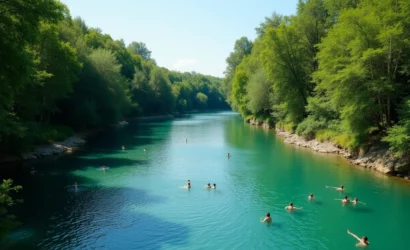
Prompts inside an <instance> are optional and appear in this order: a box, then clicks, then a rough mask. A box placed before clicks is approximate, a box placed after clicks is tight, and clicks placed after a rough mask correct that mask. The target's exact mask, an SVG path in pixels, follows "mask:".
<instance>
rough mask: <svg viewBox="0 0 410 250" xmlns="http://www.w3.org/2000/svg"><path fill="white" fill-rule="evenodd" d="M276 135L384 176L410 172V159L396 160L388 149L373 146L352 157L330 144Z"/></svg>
mask: <svg viewBox="0 0 410 250" xmlns="http://www.w3.org/2000/svg"><path fill="white" fill-rule="evenodd" d="M276 133H277V135H279V136H281V137H284V141H285V143H289V144H294V145H297V146H300V147H305V148H311V149H313V150H314V151H317V152H320V153H335V154H341V155H343V156H344V157H346V158H349V161H350V162H351V163H353V164H356V165H359V166H362V167H365V168H370V169H374V170H376V171H379V172H382V173H384V174H393V173H399V175H400V176H407V175H408V173H409V171H410V164H409V163H410V159H408V158H406V157H403V158H396V157H395V156H394V155H393V153H392V152H390V151H389V149H388V147H385V146H384V147H383V146H381V145H374V146H372V147H371V148H370V149H369V150H367V152H366V153H364V152H363V150H361V152H360V153H359V155H357V156H353V154H352V153H351V152H349V151H348V150H346V149H342V148H340V147H338V146H337V145H335V144H334V143H332V142H329V141H326V142H319V141H317V140H315V139H313V140H306V139H305V138H303V137H301V136H298V135H296V134H292V133H289V132H286V131H280V130H276Z"/></svg>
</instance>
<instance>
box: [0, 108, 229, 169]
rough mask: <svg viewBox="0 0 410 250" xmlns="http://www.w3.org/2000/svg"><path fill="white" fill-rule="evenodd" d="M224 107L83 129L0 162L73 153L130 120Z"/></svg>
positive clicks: (2, 158) (204, 111)
mask: <svg viewBox="0 0 410 250" xmlns="http://www.w3.org/2000/svg"><path fill="white" fill-rule="evenodd" d="M223 110H224V109H215V110H192V111H187V112H185V113H175V114H168V115H152V116H139V117H130V118H128V119H126V120H124V121H119V122H118V123H117V124H115V125H111V126H109V127H105V128H98V129H92V130H88V131H82V132H79V133H75V134H73V135H72V136H69V137H68V138H65V139H64V140H61V141H56V142H53V143H50V144H43V145H35V146H34V148H33V150H32V151H30V152H26V153H21V154H19V155H11V154H9V155H0V163H15V162H21V161H28V160H34V159H41V158H45V157H49V156H56V155H61V154H65V153H72V152H74V151H75V150H78V149H79V148H81V147H82V146H83V145H84V144H85V143H86V138H87V137H89V136H91V135H94V134H96V133H99V132H102V131H104V130H106V129H109V128H113V127H117V128H121V127H124V126H127V125H128V124H129V122H139V121H144V122H146V121H160V120H167V119H174V118H178V117H183V116H186V115H189V114H194V113H202V112H203V113H206V112H214V111H223Z"/></svg>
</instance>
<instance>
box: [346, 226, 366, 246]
mask: <svg viewBox="0 0 410 250" xmlns="http://www.w3.org/2000/svg"><path fill="white" fill-rule="evenodd" d="M347 233H348V234H350V235H351V236H353V237H354V238H355V239H356V240H358V241H359V243H357V244H356V246H357V247H367V246H368V245H370V242H369V240H368V238H367V236H362V238H359V237H357V235H355V234H354V233H351V232H350V231H349V229H347Z"/></svg>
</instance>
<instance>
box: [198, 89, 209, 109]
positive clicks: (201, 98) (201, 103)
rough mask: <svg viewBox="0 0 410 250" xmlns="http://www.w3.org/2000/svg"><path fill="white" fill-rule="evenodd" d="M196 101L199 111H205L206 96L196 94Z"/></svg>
mask: <svg viewBox="0 0 410 250" xmlns="http://www.w3.org/2000/svg"><path fill="white" fill-rule="evenodd" d="M196 100H197V102H198V104H199V105H198V106H199V107H200V108H201V109H205V108H206V107H207V106H208V96H206V95H205V94H204V93H201V92H199V93H197V94H196Z"/></svg>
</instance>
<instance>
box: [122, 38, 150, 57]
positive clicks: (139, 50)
mask: <svg viewBox="0 0 410 250" xmlns="http://www.w3.org/2000/svg"><path fill="white" fill-rule="evenodd" d="M127 49H128V51H130V52H131V53H133V54H136V55H140V56H142V58H143V59H144V60H150V59H151V51H150V50H148V48H147V46H146V45H145V43H142V42H132V43H130V44H129V45H128V46H127Z"/></svg>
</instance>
